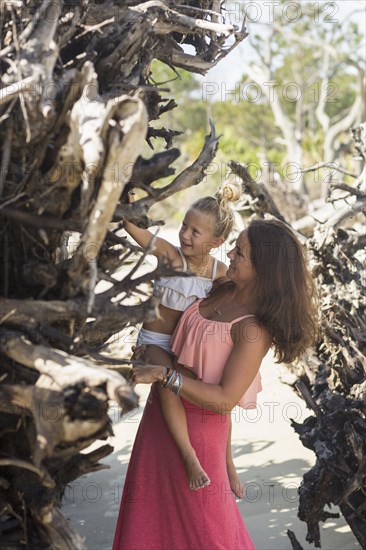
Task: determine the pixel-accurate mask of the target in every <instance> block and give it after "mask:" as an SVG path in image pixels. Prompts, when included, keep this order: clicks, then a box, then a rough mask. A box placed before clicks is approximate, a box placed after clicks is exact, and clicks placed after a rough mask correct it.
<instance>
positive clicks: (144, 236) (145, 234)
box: [123, 221, 180, 262]
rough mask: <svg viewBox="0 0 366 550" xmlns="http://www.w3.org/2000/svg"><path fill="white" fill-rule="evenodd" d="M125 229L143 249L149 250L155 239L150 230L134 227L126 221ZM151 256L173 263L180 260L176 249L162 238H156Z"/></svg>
mask: <svg viewBox="0 0 366 550" xmlns="http://www.w3.org/2000/svg"><path fill="white" fill-rule="evenodd" d="M123 227H124V229H125V230H126V231H127V233H128V234H129V235H131V237H132V238H133V239H134V240H135V241H136V242H137V244H139V245H140V246H141V247H142V248H147V247H148V246H149V244H150V242H151V240H152V238H153V237H154V235H153V233H151V231H149V230H148V229H143V228H142V227H137V225H134V224H133V223H132V222H128V221H125V222H124V224H123ZM151 254H153V255H154V256H156V257H157V258H158V259H163V258H164V259H167V260H169V261H171V262H172V261H174V260H179V259H180V256H179V253H178V252H177V249H176V247H175V246H174V245H172V244H171V243H170V242H169V241H167V240H166V239H162V238H161V237H156V238H155V241H154V248H153V250H152V251H151Z"/></svg>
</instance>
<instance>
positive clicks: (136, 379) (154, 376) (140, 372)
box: [129, 366, 166, 385]
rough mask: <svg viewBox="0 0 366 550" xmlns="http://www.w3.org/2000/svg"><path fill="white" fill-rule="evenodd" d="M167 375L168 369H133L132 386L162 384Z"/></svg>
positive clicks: (157, 367)
mask: <svg viewBox="0 0 366 550" xmlns="http://www.w3.org/2000/svg"><path fill="white" fill-rule="evenodd" d="M165 375H166V367H161V366H156V367H133V368H132V369H131V372H130V374H129V380H130V382H131V383H132V384H134V385H136V384H153V383H154V382H162V381H163V380H164V377H165Z"/></svg>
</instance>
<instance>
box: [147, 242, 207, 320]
mask: <svg viewBox="0 0 366 550" xmlns="http://www.w3.org/2000/svg"><path fill="white" fill-rule="evenodd" d="M177 250H178V252H179V254H180V257H181V258H182V263H183V271H184V272H186V271H187V261H186V259H185V257H184V255H183V252H182V251H181V249H180V248H178V247H177ZM216 271H217V259H216V258H214V264H213V267H212V274H211V278H210V279H209V278H207V277H198V276H192V277H180V276H179V275H176V276H175V277H162V278H161V279H158V280H157V281H155V284H154V296H160V297H161V301H160V303H161V304H162V305H163V306H165V307H169V308H170V309H175V310H176V311H185V310H186V309H187V307H188V306H190V305H191V304H193V302H195V301H196V300H197V298H206V296H207V294H208V293H209V292H210V290H211V288H212V283H213V281H214V279H215V277H216Z"/></svg>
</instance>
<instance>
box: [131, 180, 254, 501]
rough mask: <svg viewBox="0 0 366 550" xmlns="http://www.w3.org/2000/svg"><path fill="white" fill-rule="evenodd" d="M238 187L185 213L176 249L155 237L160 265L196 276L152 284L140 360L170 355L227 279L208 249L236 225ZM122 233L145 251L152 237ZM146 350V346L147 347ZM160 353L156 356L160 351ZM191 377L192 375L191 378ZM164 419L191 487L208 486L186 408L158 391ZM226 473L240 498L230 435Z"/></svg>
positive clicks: (139, 232)
mask: <svg viewBox="0 0 366 550" xmlns="http://www.w3.org/2000/svg"><path fill="white" fill-rule="evenodd" d="M240 194H241V187H240V185H239V184H233V183H224V184H223V185H222V186H221V187H220V189H219V190H218V192H217V193H216V194H215V196H214V197H204V198H202V199H199V200H197V201H196V202H194V203H193V204H192V205H191V206H190V207H189V209H188V211H187V213H186V215H185V217H184V219H183V222H182V226H181V229H180V231H179V242H180V248H178V247H175V246H173V245H172V244H171V243H170V242H168V241H166V240H165V239H162V238H160V237H157V238H156V239H155V242H154V249H153V250H152V252H151V253H152V254H153V255H154V256H156V257H157V258H158V261H159V262H162V261H164V262H167V263H169V264H170V265H171V266H172V267H173V268H174V269H176V270H178V271H183V272H190V273H194V274H195V275H196V276H195V277H181V276H179V275H176V276H174V277H163V278H160V279H158V280H157V281H156V282H155V285H154V293H158V294H159V295H160V296H161V302H160V306H159V315H158V318H157V319H156V320H154V321H151V322H148V323H147V322H145V323H144V324H143V326H142V328H141V330H140V332H139V335H138V339H137V346H138V347H140V346H144V350H146V351H144V359H145V360H146V361H148V362H151V363H155V364H159V363H160V362H161V361H162V360H164V357H165V354H163V355H162V352H161V349H163V350H165V351H167V352H168V353H170V354H171V353H172V352H171V338H172V334H173V332H174V329H175V327H176V325H177V323H178V320H179V318H180V316H181V315H182V313H183V311H184V310H185V309H186V308H187V307H188V306H189V305H190V304H192V303H193V302H194V301H195V300H196V299H198V298H204V297H206V295H207V294H208V293H209V291H210V290H211V287H212V284H213V281H214V280H216V279H221V278H223V277H224V276H225V273H226V271H227V266H226V265H225V264H224V263H223V262H220V261H217V260H216V259H215V258H213V257H212V256H211V254H210V251H211V250H212V249H214V248H217V247H219V246H220V245H221V244H222V243H223V242H224V241H225V240H226V239H227V237H228V236H229V234H230V232H231V231H232V229H233V225H234V214H233V211H232V209H231V208H230V206H229V203H230V202H234V201H236V200H238V199H239V197H240ZM124 228H125V230H126V231H127V232H128V233H129V234H130V235H131V237H133V239H134V240H135V241H136V242H137V243H138V244H139V245H140V246H141V247H143V248H147V246H148V245H149V244H150V241H151V239H152V233H151V232H150V231H148V230H147V229H141V228H139V227H137V226H135V225H133V224H132V223H131V222H125V224H124ZM145 346H146V348H145ZM159 352H160V353H159ZM192 376H193V377H195V376H194V375H192ZM159 394H160V403H161V409H162V413H163V417H164V419H165V422H166V423H167V426H168V428H169V431H170V433H171V435H172V437H173V439H174V441H175V443H176V444H177V446H178V449H179V451H180V453H181V455H182V459H183V461H184V465H185V468H186V471H187V474H188V479H189V486H190V488H191V489H199V488H201V487H204V486H205V485H208V484H209V483H210V480H209V478H208V476H207V474H206V472H205V471H204V470H203V468H202V466H201V464H200V462H199V460H198V458H197V456H196V452H195V450H194V448H193V447H192V445H191V443H190V440H189V433H188V426H187V420H186V415H185V410H184V407H183V404H182V402H181V400H180V398H179V397H178V396H176V395H174V394H172V393H171V392H169V391H166V390H165V389H164V388H160V387H159ZM227 470H228V476H229V480H230V486H231V488H232V490H233V491H234V493H235V494H236V495H237V496H238V497H240V498H241V497H242V496H243V486H242V485H241V483H240V480H239V477H238V475H237V472H236V470H235V466H234V462H233V458H232V453H231V441H230V432H229V439H228V446H227Z"/></svg>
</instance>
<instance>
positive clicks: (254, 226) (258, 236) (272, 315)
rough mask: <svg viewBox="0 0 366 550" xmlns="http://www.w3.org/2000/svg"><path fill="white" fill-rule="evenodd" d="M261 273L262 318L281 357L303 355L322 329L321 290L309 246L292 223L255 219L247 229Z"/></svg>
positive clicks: (259, 302)
mask: <svg viewBox="0 0 366 550" xmlns="http://www.w3.org/2000/svg"><path fill="white" fill-rule="evenodd" d="M247 231H248V232H247V234H248V239H249V243H250V249H251V261H252V262H253V266H254V268H255V270H256V273H257V277H258V278H257V285H256V293H255V294H256V295H255V304H256V317H257V319H258V321H259V322H260V323H262V324H263V325H264V326H265V327H266V328H267V330H269V333H270V336H271V340H272V344H273V348H274V352H275V356H276V359H277V361H278V362H286V363H290V362H292V361H295V360H296V359H298V358H299V357H300V356H301V355H302V354H303V353H304V351H305V350H306V348H307V347H309V346H310V345H312V344H313V343H314V340H315V338H316V335H317V328H318V315H317V304H316V291H315V285H314V281H313V278H312V276H311V273H310V271H309V269H308V267H307V264H306V256H305V251H304V249H303V247H302V245H301V243H300V242H299V240H298V239H297V237H296V236H295V234H294V233H293V231H292V230H291V228H290V227H289V226H287V225H286V224H284V223H282V222H280V221H278V220H255V221H252V222H251V223H250V224H249V226H248V230H247Z"/></svg>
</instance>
